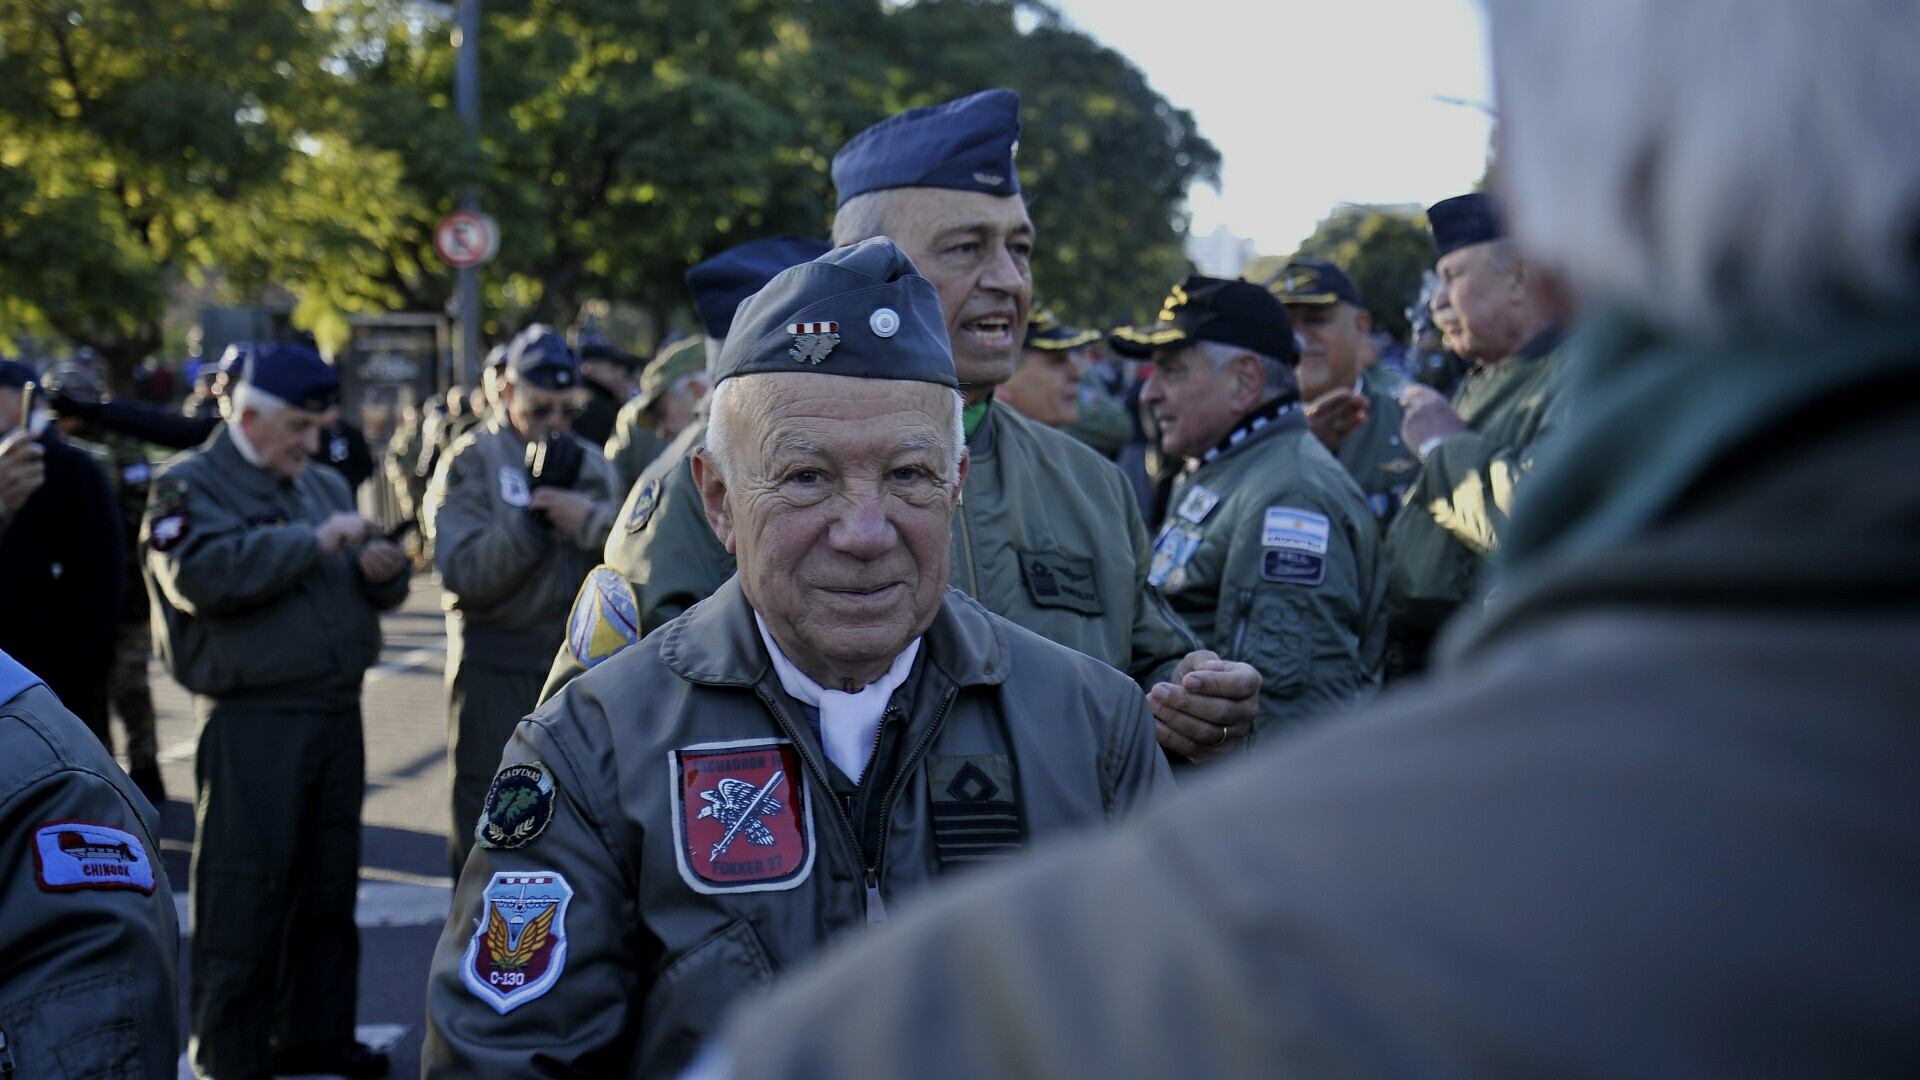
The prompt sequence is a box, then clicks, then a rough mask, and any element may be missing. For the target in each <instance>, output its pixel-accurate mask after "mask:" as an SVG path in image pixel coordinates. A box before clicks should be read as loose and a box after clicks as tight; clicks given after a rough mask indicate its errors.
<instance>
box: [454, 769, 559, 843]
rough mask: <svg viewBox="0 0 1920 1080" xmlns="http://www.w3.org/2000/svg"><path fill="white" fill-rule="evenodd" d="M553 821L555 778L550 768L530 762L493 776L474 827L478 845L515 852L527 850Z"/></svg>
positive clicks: (475, 841) (475, 839)
mask: <svg viewBox="0 0 1920 1080" xmlns="http://www.w3.org/2000/svg"><path fill="white" fill-rule="evenodd" d="M552 821H553V774H552V773H550V772H548V771H547V767H546V765H544V764H542V763H541V762H538V761H530V762H527V763H526V764H524V765H508V766H507V767H505V768H503V769H501V770H500V771H499V772H497V773H494V774H493V783H492V784H490V785H488V786H487V801H486V803H485V804H484V805H482V806H481V808H480V820H479V822H478V823H476V824H475V825H474V827H473V840H474V843H476V844H479V845H480V846H481V847H483V848H494V849H496V850H511V849H513V848H519V847H526V846H527V845H528V844H530V843H532V842H533V841H534V840H535V838H537V837H538V836H539V835H540V834H541V833H543V832H545V831H547V825H548V823H550V822H552Z"/></svg>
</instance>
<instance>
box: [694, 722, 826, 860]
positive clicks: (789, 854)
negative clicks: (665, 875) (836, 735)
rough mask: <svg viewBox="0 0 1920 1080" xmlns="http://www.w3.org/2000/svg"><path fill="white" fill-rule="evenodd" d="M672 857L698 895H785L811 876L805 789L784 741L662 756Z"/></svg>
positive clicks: (703, 747) (705, 746) (796, 758)
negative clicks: (783, 892)
mask: <svg viewBox="0 0 1920 1080" xmlns="http://www.w3.org/2000/svg"><path fill="white" fill-rule="evenodd" d="M667 771H668V774H669V782H670V783H671V784H672V785H673V788H672V790H673V798H674V807H673V841H674V858H675V860H676V861H677V862H678V863H679V866H680V877H681V880H683V881H685V882H686V883H687V887H688V888H690V889H692V890H693V891H695V892H698V893H709V894H712V893H729V892H771V891H775V890H782V889H792V888H795V887H796V886H798V885H799V884H800V883H801V882H803V881H805V880H807V877H808V875H809V874H811V873H812V872H813V850H814V849H813V806H812V805H811V803H812V794H813V792H812V789H811V787H810V785H809V784H808V782H807V777H806V772H805V768H804V766H803V765H802V763H801V761H800V753H799V751H797V750H795V749H794V746H793V743H791V742H789V741H788V740H786V739H742V740H738V741H734V742H718V743H701V744H699V745H697V746H688V747H683V748H681V749H679V750H670V751H668V752H667Z"/></svg>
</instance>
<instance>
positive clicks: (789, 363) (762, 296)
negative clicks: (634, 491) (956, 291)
mask: <svg viewBox="0 0 1920 1080" xmlns="http://www.w3.org/2000/svg"><path fill="white" fill-rule="evenodd" d="M769 371H817V372H820V373H821V374H824V375H849V376H852V377H854V378H859V379H904V380H909V381H913V382H931V383H939V384H940V385H942V386H952V387H958V386H959V385H960V382H959V379H957V378H956V377H955V376H954V371H953V349H952V346H951V345H950V344H949V343H948V341H947V321H946V316H945V315H944V314H943V313H942V312H941V310H940V294H939V293H938V292H936V291H935V290H934V287H933V283H932V282H929V281H928V280H927V279H926V278H923V277H921V276H920V272H919V271H917V270H915V269H914V267H913V262H912V260H910V259H908V258H907V256H906V255H905V253H903V252H902V251H901V250H900V249H899V248H898V247H897V246H895V244H894V242H893V241H892V240H889V239H887V238H886V237H884V236H876V237H874V238H873V239H871V240H862V241H861V242H860V243H858V244H851V245H849V246H847V247H841V248H834V249H833V250H832V251H829V252H827V253H826V254H825V255H822V256H820V257H819V258H818V259H815V260H814V261H813V262H810V263H801V264H800V265H798V266H795V267H792V268H790V269H787V270H783V271H781V272H780V273H779V274H778V275H776V276H775V277H774V279H773V280H772V281H769V282H767V287H766V288H764V289H761V290H760V291H759V292H757V293H755V294H754V295H753V296H751V297H749V298H747V300H745V301H744V302H743V303H741V305H740V309H739V310H738V311H737V312H735V313H734V316H733V329H732V331H731V332H730V333H728V334H727V344H726V347H725V348H723V349H721V350H720V361H719V363H718V364H717V365H716V368H715V371H714V385H715V386H718V385H719V384H720V383H722V382H725V381H726V380H728V379H731V378H733V377H734V376H736V375H754V374H759V373H761V372H769Z"/></svg>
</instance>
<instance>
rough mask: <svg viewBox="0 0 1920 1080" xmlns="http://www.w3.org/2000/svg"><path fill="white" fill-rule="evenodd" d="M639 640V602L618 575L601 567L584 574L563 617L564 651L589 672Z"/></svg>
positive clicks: (614, 571)
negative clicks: (564, 628)
mask: <svg viewBox="0 0 1920 1080" xmlns="http://www.w3.org/2000/svg"><path fill="white" fill-rule="evenodd" d="M638 640H640V601H639V599H638V598H637V597H635V596H634V595H633V586H632V585H629V584H627V579H626V578H625V577H624V576H622V575H621V573H620V571H618V570H615V569H614V568H613V567H611V566H608V565H606V564H604V563H602V564H601V565H599V566H596V567H594V568H593V570H592V571H591V572H590V573H588V574H587V579H586V580H585V581H583V582H581V583H580V591H579V592H577V593H575V594H574V597H573V610H572V611H571V612H569V613H568V614H567V651H568V652H569V653H572V654H573V658H574V660H576V661H578V662H579V664H580V666H581V667H584V668H591V667H593V666H594V665H596V664H598V663H600V662H601V661H603V660H605V659H606V658H608V657H609V656H612V655H613V654H614V653H617V652H619V651H620V650H621V649H624V648H626V647H627V646H629V645H631V644H633V643H634V642H636V641H638Z"/></svg>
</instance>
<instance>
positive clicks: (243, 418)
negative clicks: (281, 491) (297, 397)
mask: <svg viewBox="0 0 1920 1080" xmlns="http://www.w3.org/2000/svg"><path fill="white" fill-rule="evenodd" d="M336 415H337V413H336V412H335V411H334V410H332V409H328V410H327V411H326V412H308V411H307V410H305V409H296V408H294V407H293V406H291V405H288V406H286V407H284V408H281V409H278V410H275V411H274V412H272V413H268V414H262V413H260V412H258V411H256V410H254V409H247V410H245V411H244V412H242V413H241V414H240V427H241V430H243V431H245V432H246V433H247V441H248V442H250V443H252V444H253V452H254V453H256V454H258V455H259V456H260V467H261V468H263V469H265V470H267V472H269V473H271V474H272V475H273V476H274V478H275V479H279V480H285V481H288V482H292V481H294V480H297V479H299V477H300V474H301V473H302V472H304V471H306V468H307V462H308V461H309V460H311V459H312V458H313V456H314V455H315V454H317V453H319V452H320V432H321V429H323V428H325V427H327V426H328V425H330V424H332V423H333V419H334V417H335V416H336Z"/></svg>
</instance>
